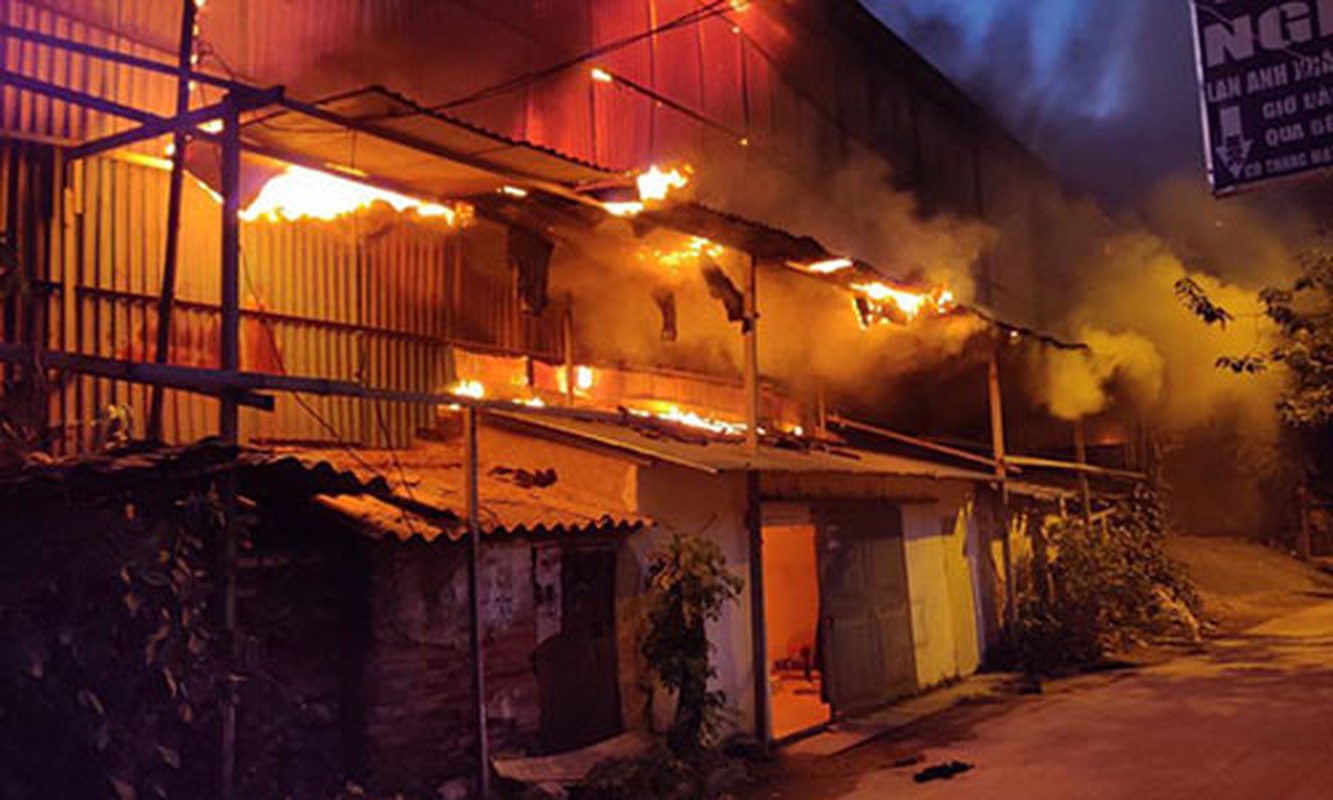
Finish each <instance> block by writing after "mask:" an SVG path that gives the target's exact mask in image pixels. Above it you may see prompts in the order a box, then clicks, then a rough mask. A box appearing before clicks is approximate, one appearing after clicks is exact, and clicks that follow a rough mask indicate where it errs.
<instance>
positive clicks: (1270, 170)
mask: <svg viewBox="0 0 1333 800" xmlns="http://www.w3.org/2000/svg"><path fill="white" fill-rule="evenodd" d="M1193 5H1194V35H1195V49H1196V51H1197V56H1198V64H1199V89H1200V94H1201V97H1202V106H1203V130H1204V147H1205V150H1206V152H1207V161H1208V173H1209V178H1210V180H1211V181H1212V185H1213V191H1214V192H1215V193H1216V194H1230V193H1232V192H1235V191H1237V190H1239V189H1242V188H1245V187H1247V186H1253V185H1254V184H1258V183H1263V182H1265V181H1271V180H1276V179H1279V178H1289V177H1294V176H1297V175H1302V174H1305V173H1309V172H1314V171H1318V170H1323V169H1327V168H1329V167H1333V0H1193Z"/></svg>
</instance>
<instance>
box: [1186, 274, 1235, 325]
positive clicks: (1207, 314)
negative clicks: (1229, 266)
mask: <svg viewBox="0 0 1333 800" xmlns="http://www.w3.org/2000/svg"><path fill="white" fill-rule="evenodd" d="M1176 297H1177V298H1178V299H1179V300H1180V302H1181V303H1183V304H1185V307H1186V308H1188V309H1189V310H1190V311H1192V312H1194V314H1195V315H1197V316H1198V317H1199V318H1200V319H1202V320H1203V321H1204V322H1206V323H1207V324H1209V325H1219V326H1221V327H1223V328H1225V327H1226V326H1227V323H1228V322H1231V321H1232V320H1233V319H1235V317H1233V316H1231V312H1229V311H1227V310H1226V309H1225V308H1223V307H1222V306H1219V305H1215V304H1214V303H1213V301H1212V300H1210V299H1208V293H1207V292H1205V291H1204V290H1203V287H1202V286H1200V285H1199V284H1198V283H1196V282H1195V281H1194V279H1193V278H1181V279H1180V280H1178V281H1176Z"/></svg>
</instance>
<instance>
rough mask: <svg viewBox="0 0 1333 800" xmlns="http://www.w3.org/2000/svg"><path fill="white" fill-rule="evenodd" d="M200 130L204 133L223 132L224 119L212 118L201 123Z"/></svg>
mask: <svg viewBox="0 0 1333 800" xmlns="http://www.w3.org/2000/svg"><path fill="white" fill-rule="evenodd" d="M199 130H201V131H203V132H204V133H222V120H220V119H210V120H209V121H208V122H202V123H200V124H199Z"/></svg>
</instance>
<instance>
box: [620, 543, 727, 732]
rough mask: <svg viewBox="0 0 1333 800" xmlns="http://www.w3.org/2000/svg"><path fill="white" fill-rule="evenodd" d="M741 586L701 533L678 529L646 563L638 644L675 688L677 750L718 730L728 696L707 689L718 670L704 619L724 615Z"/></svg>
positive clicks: (723, 559) (649, 661)
mask: <svg viewBox="0 0 1333 800" xmlns="http://www.w3.org/2000/svg"><path fill="white" fill-rule="evenodd" d="M742 586H743V583H742V581H741V579H740V578H738V577H737V576H735V575H734V574H732V573H731V572H730V571H728V570H727V562H726V558H725V557H723V555H722V551H721V549H720V548H718V546H717V544H716V543H714V542H712V541H709V540H707V539H704V538H702V537H699V536H686V535H680V534H677V535H676V536H675V537H674V538H673V539H672V540H671V542H670V544H668V545H667V547H666V549H665V550H663V551H662V552H659V553H657V554H656V555H654V556H653V558H652V560H651V562H650V563H649V566H648V590H649V605H648V612H647V623H648V624H647V630H646V631H645V635H644V639H643V643H642V649H643V654H644V657H645V658H646V659H647V661H648V664H649V666H650V667H651V668H652V669H653V671H654V672H656V673H657V675H658V677H659V678H660V679H661V681H662V684H663V685H664V686H666V687H667V688H668V689H671V690H673V691H675V692H676V693H677V697H678V700H677V705H676V716H675V720H674V722H673V723H672V726H671V731H670V734H669V736H668V743H669V744H670V746H671V749H672V750H673V751H674V752H676V753H677V754H680V755H684V754H688V753H692V752H697V751H698V750H700V749H701V748H702V747H703V745H704V743H705V741H706V740H707V738H708V737H710V736H711V735H712V734H713V733H715V731H716V727H717V722H718V715H719V714H720V712H721V710H722V709H723V707H724V704H725V701H726V698H725V696H724V694H723V693H722V692H720V691H709V689H708V681H709V679H710V678H712V677H713V676H714V675H715V674H716V671H715V670H714V669H713V666H712V663H711V660H710V656H711V651H712V646H711V645H710V644H709V642H708V637H707V633H706V624H707V623H708V622H710V621H714V620H717V619H718V618H719V617H720V616H721V615H722V609H723V607H724V606H726V604H727V603H728V602H729V601H731V600H734V599H736V597H737V596H739V595H740V592H741V587H742Z"/></svg>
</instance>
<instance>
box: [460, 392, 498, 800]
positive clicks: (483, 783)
mask: <svg viewBox="0 0 1333 800" xmlns="http://www.w3.org/2000/svg"><path fill="white" fill-rule="evenodd" d="M478 413H479V412H478V411H477V409H476V407H475V406H471V405H468V406H464V407H463V451H464V452H463V461H464V480H465V481H466V485H465V488H466V490H467V555H468V559H467V585H468V598H469V600H470V601H471V606H472V608H471V613H470V614H469V617H470V619H469V626H468V627H469V631H470V633H471V637H472V693H473V698H474V700H475V703H476V712H477V718H476V725H477V791H478V796H479V797H481V798H482V800H487V798H489V797H490V796H491V757H490V742H489V741H488V738H487V735H486V652H485V641H484V637H483V635H482V634H483V631H482V624H481V518H480V514H479V509H480V505H481V502H480V497H479V493H478V474H479V472H480V465H479V463H478V456H477V414H478Z"/></svg>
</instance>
